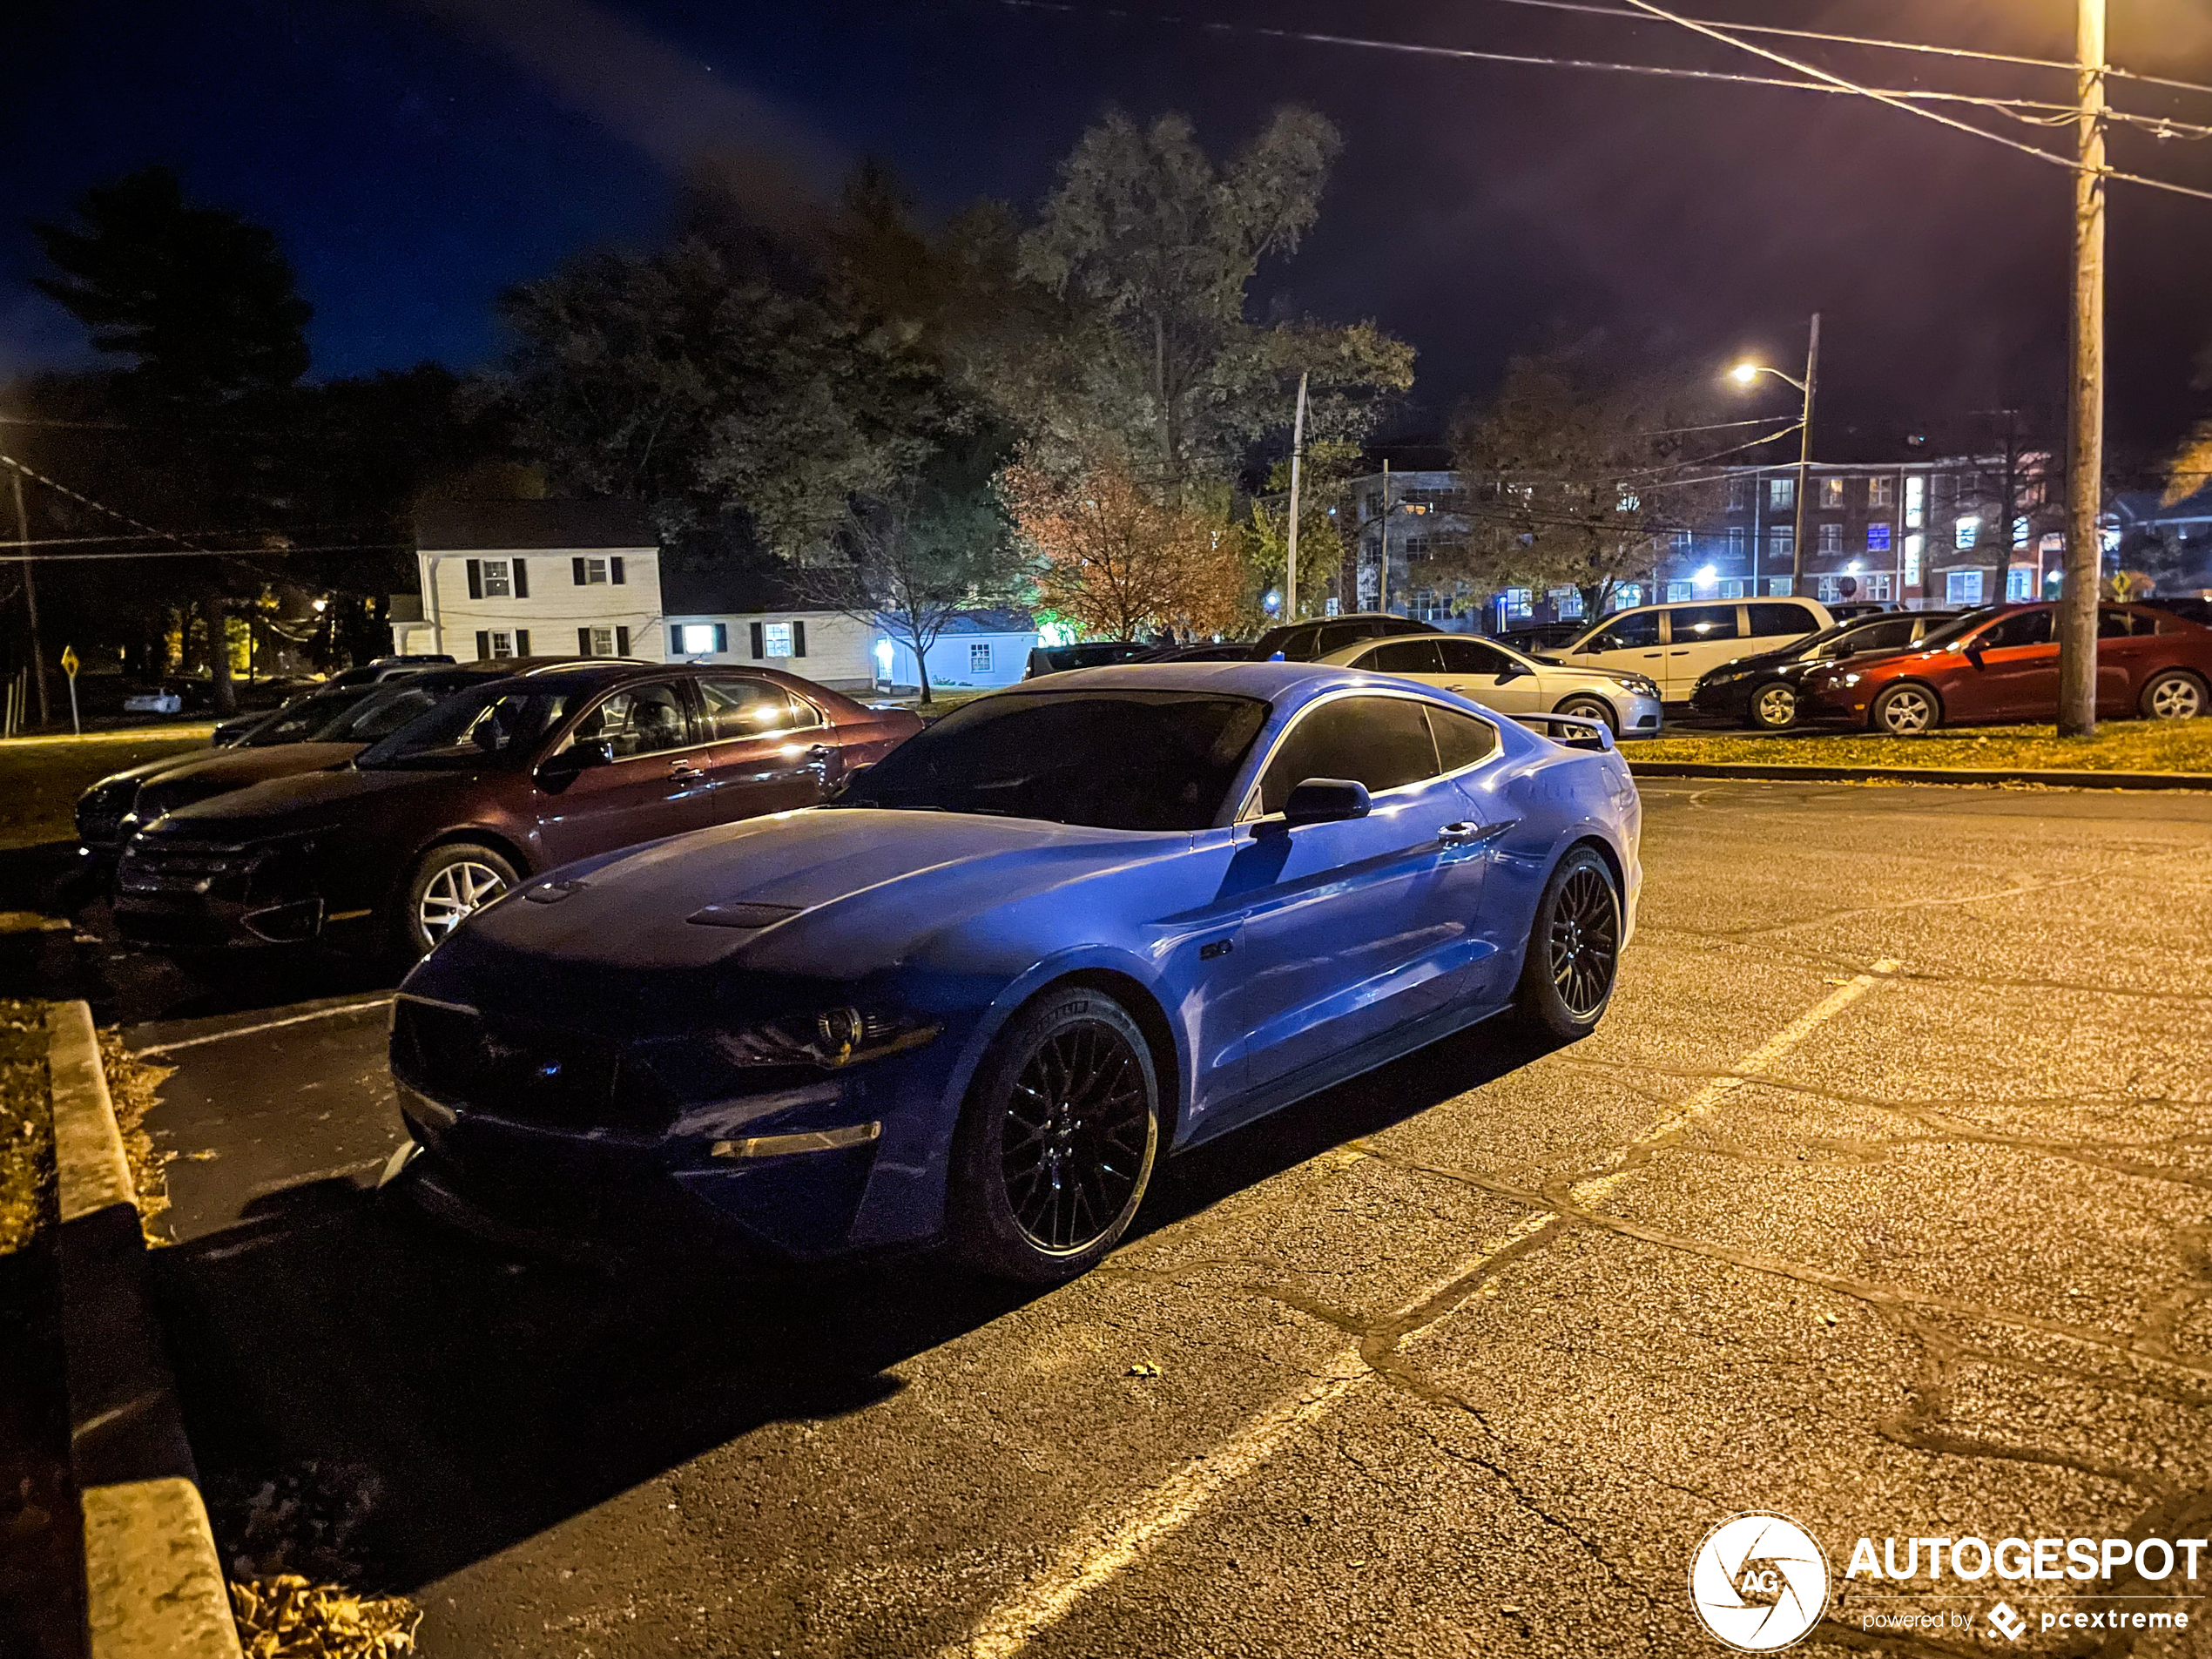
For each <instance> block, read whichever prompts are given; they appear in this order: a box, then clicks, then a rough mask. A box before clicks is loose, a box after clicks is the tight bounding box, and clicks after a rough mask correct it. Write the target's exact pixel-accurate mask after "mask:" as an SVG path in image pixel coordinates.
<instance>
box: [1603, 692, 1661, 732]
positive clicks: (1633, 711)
mask: <svg viewBox="0 0 2212 1659" xmlns="http://www.w3.org/2000/svg"><path fill="white" fill-rule="evenodd" d="M1613 710H1614V712H1615V714H1616V715H1618V716H1619V717H1620V720H1621V736H1622V738H1656V737H1657V736H1658V735H1659V732H1660V728H1661V727H1662V726H1663V725H1665V724H1666V710H1665V706H1664V705H1662V703H1661V702H1660V701H1659V699H1658V698H1656V697H1646V696H1644V695H1643V694H1642V692H1639V691H1622V692H1620V693H1619V694H1617V695H1616V696H1615V698H1613Z"/></svg>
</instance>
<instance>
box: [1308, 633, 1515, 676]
mask: <svg viewBox="0 0 2212 1659" xmlns="http://www.w3.org/2000/svg"><path fill="white" fill-rule="evenodd" d="M1410 639H1419V640H1426V641H1429V642H1432V643H1434V644H1441V643H1442V642H1443V641H1445V640H1447V639H1472V640H1474V642H1475V643H1476V644H1483V645H1488V646H1490V647H1492V648H1493V649H1494V650H1497V651H1503V652H1504V653H1505V654H1506V655H1507V656H1508V657H1519V658H1523V659H1526V660H1529V661H1533V660H1534V658H1529V655H1528V652H1527V650H1525V649H1524V648H1523V647H1521V646H1520V645H1517V644H1514V643H1513V642H1512V641H1511V640H1509V639H1504V638H1486V637H1484V636H1482V635H1480V634H1377V635H1375V636H1374V637H1372V638H1370V639H1355V640H1353V641H1352V643H1351V644H1349V645H1339V646H1338V647H1337V648H1336V649H1335V650H1334V651H1326V652H1324V653H1323V654H1322V655H1321V656H1319V657H1317V658H1314V661H1315V662H1316V663H1317V664H1326V665H1329V666H1332V667H1335V666H1340V665H1342V664H1345V662H1346V661H1347V660H1348V659H1349V658H1354V657H1361V656H1365V655H1366V653H1367V652H1369V651H1373V650H1375V649H1376V648H1377V647H1379V646H1382V645H1402V644H1405V643H1406V641H1407V640H1410ZM1375 672H1382V671H1381V670H1376V671H1375Z"/></svg>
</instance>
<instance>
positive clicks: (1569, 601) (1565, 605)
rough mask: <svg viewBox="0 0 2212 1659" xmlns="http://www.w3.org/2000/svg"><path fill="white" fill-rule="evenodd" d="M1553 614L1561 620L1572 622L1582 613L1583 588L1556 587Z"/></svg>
mask: <svg viewBox="0 0 2212 1659" xmlns="http://www.w3.org/2000/svg"><path fill="white" fill-rule="evenodd" d="M1551 598H1552V615H1553V616H1554V617H1558V618H1559V619H1560V620H1561V622H1572V621H1574V620H1575V619H1576V618H1577V617H1580V616H1581V614H1582V590H1581V589H1580V588H1554V589H1553V590H1552V595H1551Z"/></svg>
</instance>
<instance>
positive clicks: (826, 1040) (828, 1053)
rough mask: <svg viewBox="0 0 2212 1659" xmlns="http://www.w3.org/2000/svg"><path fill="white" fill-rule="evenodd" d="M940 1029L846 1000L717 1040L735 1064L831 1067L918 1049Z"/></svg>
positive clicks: (919, 1019)
mask: <svg viewBox="0 0 2212 1659" xmlns="http://www.w3.org/2000/svg"><path fill="white" fill-rule="evenodd" d="M943 1029H944V1028H943V1027H942V1026H941V1025H939V1024H938V1023H937V1022H935V1021H934V1020H929V1019H927V1018H925V1017H923V1016H921V1015H914V1014H907V1013H903V1012H899V1011H896V1010H892V1009H887V1008H861V1007H858V1006H853V1005H847V1006H845V1007H841V1008H824V1009H821V1010H820V1011H819V1012H818V1013H814V1014H811V1015H805V1014H802V1015H787V1016H786V1017H783V1018H779V1019H773V1020H763V1021H761V1022H759V1023H758V1024H755V1025H748V1026H742V1027H740V1028H738V1029H736V1030H734V1031H731V1032H727V1033H725V1034H724V1035H723V1037H722V1039H721V1043H722V1046H723V1048H724V1049H725V1052H726V1053H728V1055H730V1057H731V1058H732V1060H735V1061H736V1062H738V1064H739V1065H744V1066H819V1067H821V1068H823V1069H826V1070H836V1069H840V1068H841V1067H845V1066H860V1065H865V1064H867V1062H869V1061H871V1060H882V1059H886V1058H887V1057H888V1056H890V1055H894V1054H904V1053H907V1051H909V1050H910V1049H919V1048H921V1047H922V1046H923V1045H924V1044H925V1043H927V1042H934V1040H935V1039H936V1037H937V1035H938V1034H939V1033H940V1032H941V1031H942V1030H943Z"/></svg>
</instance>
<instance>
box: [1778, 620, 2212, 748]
mask: <svg viewBox="0 0 2212 1659" xmlns="http://www.w3.org/2000/svg"><path fill="white" fill-rule="evenodd" d="M2056 621H2057V608H2056V607H2055V606H2054V605H2048V604H2040V605H2006V606H2002V607H2000V608H1996V609H1993V610H1971V611H1968V612H1967V613H1966V615H1965V616H1963V617H1959V619H1958V620H1957V621H1955V622H1953V623H1952V624H1951V625H1950V626H1949V627H1947V628H1945V629H1942V630H1939V631H1937V632H1935V633H1932V634H1930V635H1929V636H1928V637H1926V638H1925V639H1924V640H1922V641H1921V642H1920V643H1919V644H1918V645H1917V646H1915V647H1914V648H1913V649H1912V650H1911V651H1901V652H1899V653H1898V655H1896V656H1894V657H1879V658H1873V659H1872V660H1871V661H1870V660H1867V659H1865V658H1851V659H1848V660H1846V661H1844V662H1841V663H1838V664H1836V665H1835V666H1834V667H1832V668H1825V669H1822V670H1820V671H1817V672H1816V673H1813V674H1810V675H1808V676H1806V678H1805V680H1804V697H1805V699H1806V702H1807V704H1808V705H1809V707H1808V708H1807V709H1806V712H1807V713H1808V714H1810V715H1811V718H1814V719H1830V720H1837V719H1841V720H1849V721H1851V723H1852V724H1854V725H1866V726H1869V727H1871V728H1872V729H1873V730H1874V731H1877V732H1889V733H1891V734H1892V736H1896V737H1906V736H1910V735H1912V733H1914V732H1932V731H1933V730H1934V729H1935V728H1936V727H1938V726H1939V725H1975V724H1978V723H1987V722H2038V721H2044V720H2050V719H2054V718H2057V715H2058V708H2059V647H2058V643H2057V641H2056V640H2055V639H2054V637H2053V635H2052V629H2053V627H2054V625H2055V624H2056ZM2208 707H2212V630H2208V629H2204V628H2200V627H2198V626H2197V625H2196V624H2195V623H2193V622H2184V621H2183V620H2182V618H2181V617H2176V616H2174V615H2172V614H2171V613H2169V612H2167V611H2163V610H2152V609H2150V608H2149V607H2148V606H2145V605H2099V606H2098V607H2097V712H2098V714H2099V715H2101V716H2102V717H2105V718H2114V717H2118V718H2125V717H2127V716H2128V715H2132V714H2140V715H2143V716H2145V717H2147V718H2155V719H2162V720H2186V719H2190V718H2194V717H2195V716H2196V715H2200V714H2202V713H2203V712H2205V711H2206V710H2207V708H2208Z"/></svg>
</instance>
